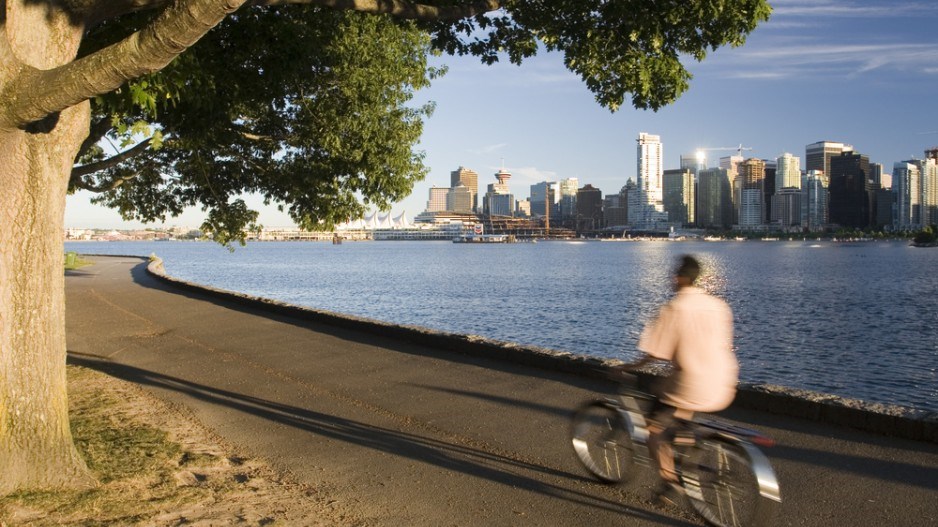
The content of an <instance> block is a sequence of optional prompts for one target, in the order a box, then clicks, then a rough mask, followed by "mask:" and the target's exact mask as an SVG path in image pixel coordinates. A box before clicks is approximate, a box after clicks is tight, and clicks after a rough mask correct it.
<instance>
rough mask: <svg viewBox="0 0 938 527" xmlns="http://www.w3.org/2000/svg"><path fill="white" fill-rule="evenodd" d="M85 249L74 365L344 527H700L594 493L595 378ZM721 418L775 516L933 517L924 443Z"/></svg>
mask: <svg viewBox="0 0 938 527" xmlns="http://www.w3.org/2000/svg"><path fill="white" fill-rule="evenodd" d="M93 259H94V260H95V261H96V264H95V265H93V266H90V267H86V268H83V269H81V270H79V271H73V272H69V273H67V278H66V297H67V300H66V302H67V310H66V313H67V341H68V350H69V352H70V354H71V357H72V360H73V361H75V362H77V363H81V364H86V365H95V366H96V367H99V368H103V369H106V370H107V371H109V372H110V373H112V374H114V375H117V376H120V377H122V378H126V379H129V380H132V381H134V382H136V383H139V384H141V385H143V386H146V387H147V388H149V389H151V390H152V391H153V392H154V393H156V394H157V395H158V396H159V397H162V398H164V399H166V400H169V401H171V402H173V403H176V404H180V405H184V406H185V407H187V408H189V409H191V410H192V412H193V414H194V415H195V416H196V417H197V418H198V419H199V420H200V421H201V422H202V423H204V424H205V425H206V426H208V427H209V428H211V429H212V430H214V431H215V432H216V433H218V434H219V435H220V436H222V437H223V438H225V439H226V440H228V441H229V442H230V443H232V444H234V445H237V446H238V447H240V448H243V449H245V450H247V451H249V452H251V453H253V454H254V455H257V456H260V457H262V458H265V459H266V460H268V461H269V462H270V463H271V464H272V465H274V466H275V467H278V468H281V469H284V470H288V471H290V472H291V473H292V474H293V476H294V477H295V478H296V479H298V480H301V481H303V482H306V483H308V484H310V485H311V486H313V487H314V488H316V489H317V490H318V491H319V492H320V493H322V494H324V495H327V496H330V497H331V498H332V499H333V500H334V503H335V506H336V507H341V508H343V509H344V510H348V511H350V512H351V514H350V523H355V524H361V525H408V526H441V525H457V526H463V525H467V526H468V525H486V526H489V525H492V526H496V525H505V526H509V525H510V526H514V525H591V526H595V525H634V526H644V525H695V524H699V523H700V522H699V521H698V520H697V519H696V518H694V517H693V516H692V515H690V514H683V513H681V512H679V511H675V510H669V509H660V508H657V507H655V506H653V505H651V504H650V503H649V502H648V498H649V495H650V490H649V489H650V485H651V484H652V480H651V478H650V475H649V474H648V472H644V473H643V474H642V477H641V478H639V479H638V480H637V481H636V482H634V483H632V484H629V485H626V486H623V487H608V486H604V485H600V484H598V483H595V482H593V481H592V480H590V479H589V478H588V477H587V476H586V474H585V473H584V471H583V470H582V469H581V468H580V467H579V465H578V464H577V461H576V459H575V458H574V456H573V454H572V450H571V448H570V446H569V443H568V440H567V429H568V422H569V415H570V412H571V410H572V409H573V408H574V407H575V406H576V405H577V404H578V403H579V402H581V401H582V400H584V399H586V398H588V397H591V396H593V395H594V394H595V393H597V392H600V391H604V390H605V389H607V386H606V385H605V383H603V382H602V381H597V380H593V379H586V378H583V377H579V376H576V375H572V374H568V373H563V372H556V371H550V370H545V369H539V368H536V367H530V366H524V365H519V364H514V363H508V362H504V361H499V360H495V359H488V358H480V357H474V356H469V355H464V354H459V353H454V352H452V351H448V350H445V349H436V348H431V347H426V346H420V345H417V344H413V343H406V342H402V341H399V340H395V339H393V338H388V337H382V336H380V335H373V334H367V333H362V332H356V331H353V330H348V329H340V328H336V327H333V326H327V325H322V324H318V323H314V322H309V321H301V320H298V319H295V318H290V317H288V316H285V315H274V314H270V313H269V312H267V311H264V310H257V309H255V308H251V307H248V306H244V305H238V304H235V303H232V302H228V301H225V300H223V299H219V298H215V297H212V296H209V295H203V294H200V293H198V292H194V291H191V290H184V289H180V288H177V287H174V286H172V285H168V284H165V283H163V282H161V281H158V280H157V279H155V278H153V277H152V276H151V275H149V274H148V273H147V272H146V270H145V262H143V261H142V260H141V259H139V258H131V257H94V258H93ZM167 266H168V267H169V268H170V272H171V262H168V263H167ZM245 280H250V277H245ZM101 359H105V360H106V361H107V363H104V364H105V365H102V362H101ZM724 415H725V416H726V417H729V418H732V419H734V420H737V421H739V422H740V423H742V424H744V425H746V426H751V427H755V428H758V429H759V430H761V431H764V432H766V433H768V434H769V435H771V436H773V437H775V438H776V439H777V440H778V441H779V446H778V447H776V448H773V449H769V450H768V451H767V454H768V455H769V457H770V458H771V460H772V462H773V465H774V466H775V468H776V471H777V473H778V475H779V480H780V482H781V488H782V495H783V503H782V505H781V508H780V511H779V515H778V517H777V519H776V522H775V524H776V525H807V526H830V525H903V526H918V525H922V526H934V525H936V524H938V448H936V447H935V445H934V444H931V443H920V442H915V441H907V440H899V439H894V438H889V437H886V436H880V435H873V434H868V433H864V432H858V431H854V430H850V429H845V428H841V427H836V426H829V425H825V424H823V423H816V422H808V421H803V420H800V419H794V418H787V417H782V416H777V415H770V414H763V413H760V412H753V411H747V410H730V411H728V412H726V413H725V414H724Z"/></svg>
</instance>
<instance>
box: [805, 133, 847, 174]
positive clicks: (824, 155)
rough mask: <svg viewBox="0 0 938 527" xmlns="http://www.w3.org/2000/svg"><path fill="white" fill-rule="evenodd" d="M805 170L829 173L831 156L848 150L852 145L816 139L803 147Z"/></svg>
mask: <svg viewBox="0 0 938 527" xmlns="http://www.w3.org/2000/svg"><path fill="white" fill-rule="evenodd" d="M804 150H805V156H804V158H805V165H804V166H805V170H822V171H824V173H825V174H827V175H830V173H831V158H832V157H834V156H839V155H840V154H842V153H844V152H850V151H852V150H853V147H852V146H851V145H848V144H844V143H836V142H834V141H818V142H816V143H811V144H810V145H808V146H806V147H805V149H804Z"/></svg>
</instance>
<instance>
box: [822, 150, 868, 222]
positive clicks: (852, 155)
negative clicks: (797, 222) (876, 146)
mask: <svg viewBox="0 0 938 527" xmlns="http://www.w3.org/2000/svg"><path fill="white" fill-rule="evenodd" d="M830 166H831V168H830V170H831V171H830V186H829V187H828V188H829V196H830V198H829V199H830V210H829V214H830V222H831V223H834V224H837V225H840V226H842V227H852V228H856V229H865V228H867V227H869V226H870V225H872V223H873V215H872V213H873V205H872V202H873V190H874V188H873V180H872V179H871V178H870V159H869V157H867V156H865V155H862V154H860V153H858V152H853V151H848V152H843V153H841V154H840V155H839V156H835V157H831V159H830Z"/></svg>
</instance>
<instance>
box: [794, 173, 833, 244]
mask: <svg viewBox="0 0 938 527" xmlns="http://www.w3.org/2000/svg"><path fill="white" fill-rule="evenodd" d="M828 181H829V180H828V177H827V174H825V173H824V171H823V170H808V171H807V172H805V174H804V176H803V177H802V180H801V226H802V227H804V228H806V229H808V230H809V231H812V232H813V231H819V230H821V229H824V228H825V227H826V226H827V224H828V213H827V202H828V196H827V187H828Z"/></svg>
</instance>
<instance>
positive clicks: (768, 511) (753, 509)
mask: <svg viewBox="0 0 938 527" xmlns="http://www.w3.org/2000/svg"><path fill="white" fill-rule="evenodd" d="M681 483H682V484H683V486H684V490H685V491H686V492H687V498H688V500H689V501H690V503H691V505H692V506H693V507H694V509H695V510H696V511H697V513H698V514H700V516H701V517H702V518H703V519H704V520H706V522H707V523H709V524H710V525H714V526H717V527H743V526H747V527H748V526H752V525H764V524H765V523H766V522H768V521H769V520H770V519H771V517H772V515H773V513H774V510H775V506H776V505H777V502H775V501H773V500H770V499H768V498H765V497H763V496H762V495H760V493H759V481H758V479H757V478H756V474H755V472H754V471H753V468H752V463H751V462H750V460H749V457H748V456H747V455H746V453H745V451H744V450H743V449H742V448H740V447H739V446H738V445H735V444H733V443H731V442H729V441H724V440H722V439H715V438H704V439H700V440H699V441H698V443H697V444H696V445H695V446H694V447H693V448H691V449H690V451H689V452H688V453H687V457H686V458H685V459H684V460H683V461H682V463H681Z"/></svg>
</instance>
